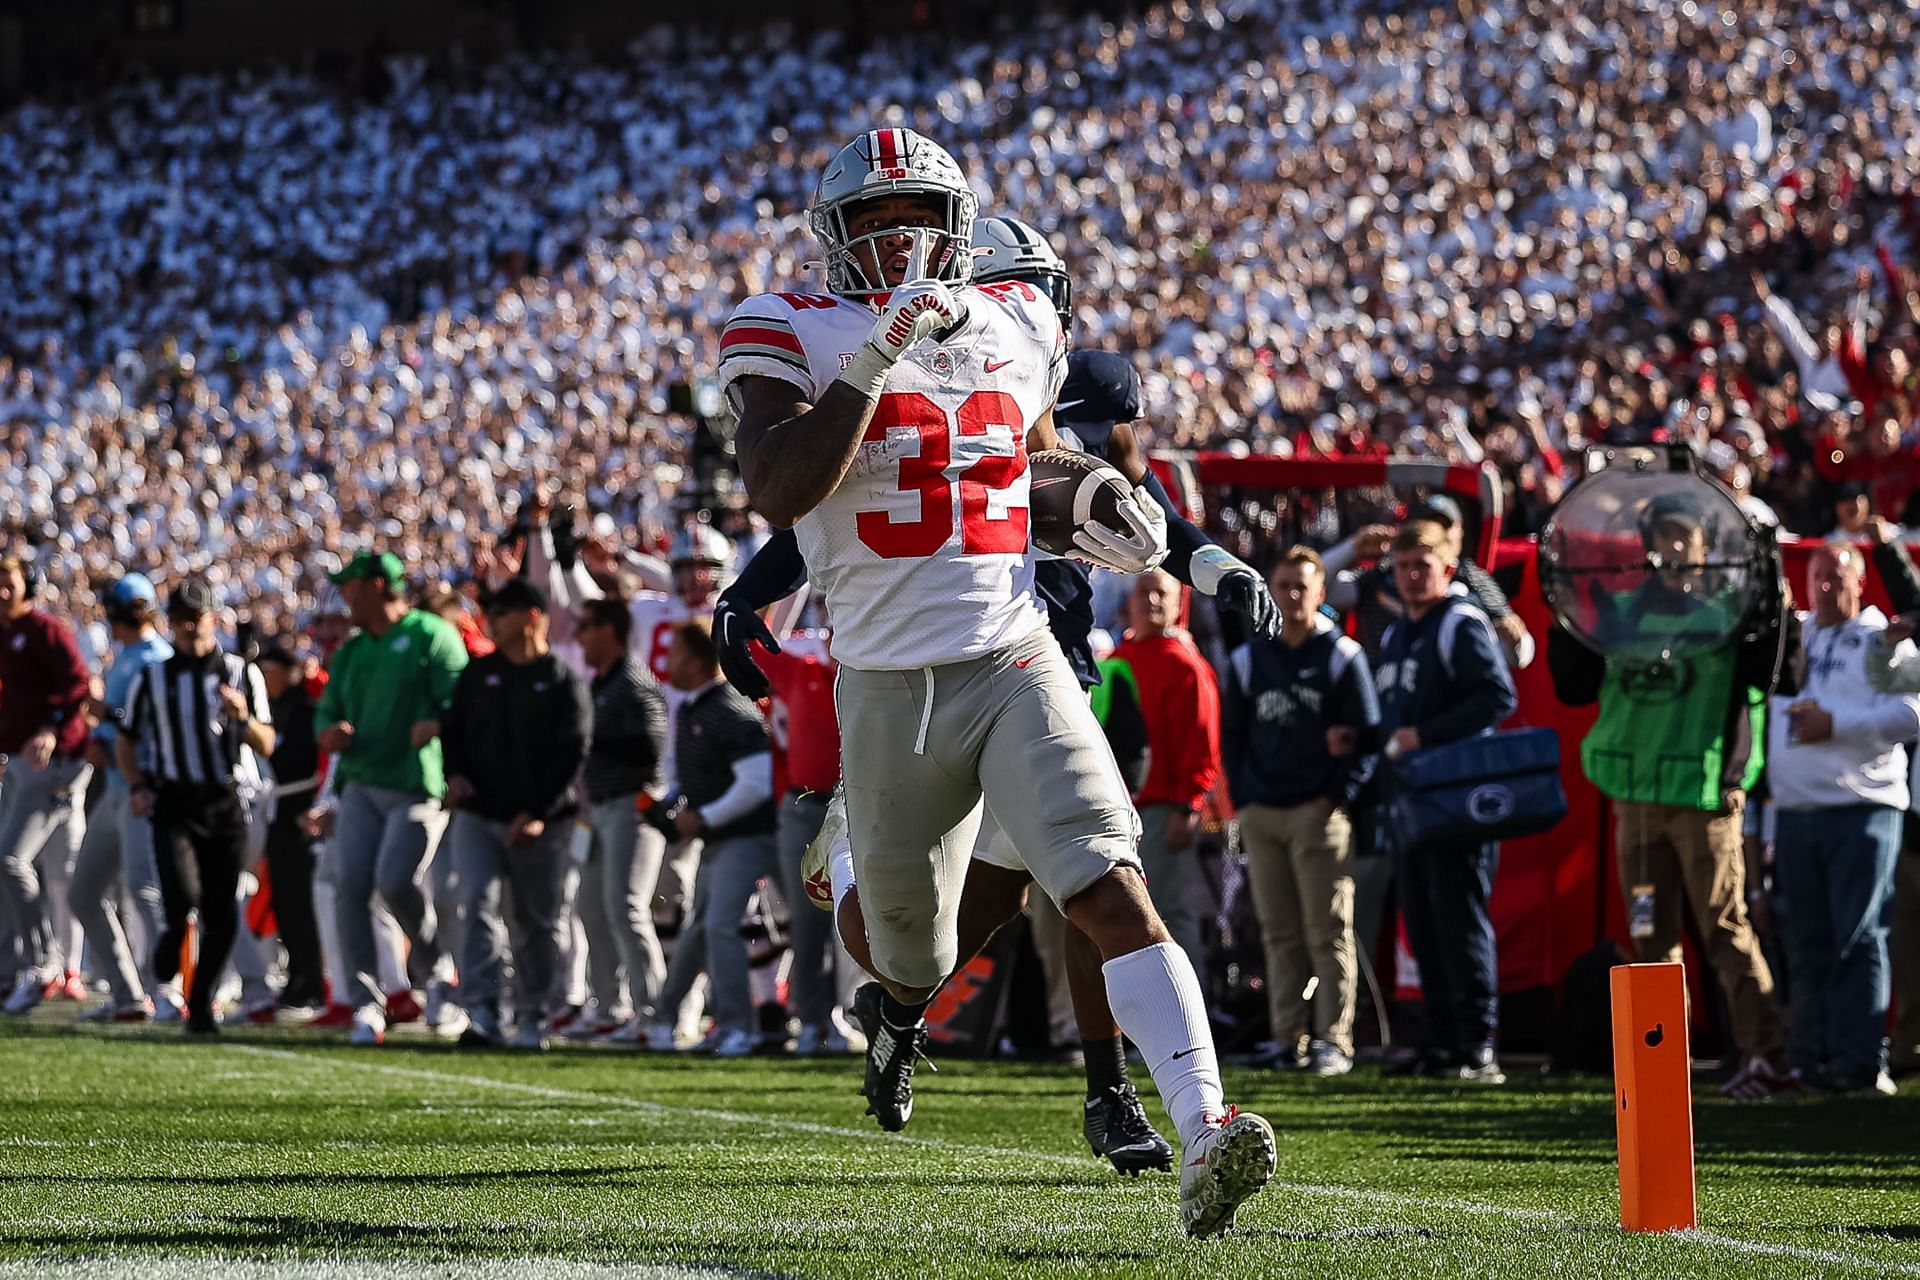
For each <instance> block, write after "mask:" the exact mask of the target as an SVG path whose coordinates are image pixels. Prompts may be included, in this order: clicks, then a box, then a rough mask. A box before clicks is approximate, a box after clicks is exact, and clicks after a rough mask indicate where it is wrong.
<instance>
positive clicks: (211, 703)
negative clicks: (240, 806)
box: [124, 649, 273, 786]
mask: <svg viewBox="0 0 1920 1280" xmlns="http://www.w3.org/2000/svg"><path fill="white" fill-rule="evenodd" d="M222 685H225V686H227V687H229V688H234V689H239V690H241V691H242V692H244V693H245V694H246V695H247V704H248V706H249V707H250V708H251V709H252V716H253V719H255V720H257V721H259V722H260V723H261V724H272V723H273V711H272V709H271V708H270V707H269V705H268V703H267V682H266V681H265V680H264V679H263V678H262V677H261V675H260V669H259V668H258V667H256V666H253V665H252V664H251V663H249V662H247V661H246V660H245V659H244V658H241V657H240V656H238V655H237V654H231V653H227V652H224V651H223V650H220V649H215V650H214V651H213V652H212V653H209V654H208V655H207V656H206V657H204V658H196V657H194V656H192V655H191V654H188V653H186V652H180V653H176V654H174V655H173V656H172V657H171V658H168V659H167V660H166V661H164V662H153V663H149V664H147V666H145V667H143V668H141V670H140V671H139V672H138V673H137V674H136V675H135V676H134V677H133V684H132V685H131V686H130V687H129V688H128V690H127V702H126V708H127V709H126V723H125V726H124V732H126V733H129V734H132V735H133V739H134V742H135V743H136V744H137V745H138V747H139V748H140V756H141V759H142V760H143V761H146V762H147V765H148V768H149V769H150V771H151V772H150V777H151V781H152V782H153V783H154V784H155V785H160V784H164V783H169V782H175V783H180V782H185V783H194V784H198V785H201V786H205V785H208V784H211V783H218V782H233V781H235V780H236V779H238V778H239V777H240V773H241V769H240V764H241V752H242V751H244V750H245V749H246V744H245V742H244V740H243V737H242V734H241V728H242V726H241V724H240V723H238V722H237V721H235V720H234V719H233V718H232V717H231V716H230V715H229V714H228V713H227V710H226V708H224V707H223V706H221V704H220V687H221V686H222Z"/></svg>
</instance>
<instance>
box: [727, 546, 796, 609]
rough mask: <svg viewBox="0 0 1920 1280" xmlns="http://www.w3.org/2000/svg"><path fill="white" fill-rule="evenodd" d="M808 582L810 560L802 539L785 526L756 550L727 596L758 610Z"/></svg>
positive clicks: (730, 587)
mask: <svg viewBox="0 0 1920 1280" xmlns="http://www.w3.org/2000/svg"><path fill="white" fill-rule="evenodd" d="M806 583H807V562H806V560H805V559H804V558H802V556H801V555H800V540H799V539H798V538H796V537H794V536H793V530H791V529H782V530H780V531H779V532H778V533H776V534H774V535H773V536H772V537H771V538H769V539H767V543H766V545H765V546H763V547H761V548H760V549H759V550H758V551H756V552H754V553H753V559H751V560H749V561H747V567H746V568H744V569H742V570H741V571H740V576H739V577H738V578H735V579H734V580H733V584H732V585H731V586H729V587H728V588H727V590H726V595H727V597H728V598H729V599H730V600H733V601H735V602H737V603H740V604H744V605H745V606H746V607H747V608H749V609H752V610H755V611H758V610H760V609H764V608H766V607H767V606H768V605H770V604H773V603H774V602H775V601H778V600H783V599H785V598H786V597H788V596H790V595H792V594H793V593H794V592H796V591H798V590H799V589H800V588H801V587H803V586H805V585H806Z"/></svg>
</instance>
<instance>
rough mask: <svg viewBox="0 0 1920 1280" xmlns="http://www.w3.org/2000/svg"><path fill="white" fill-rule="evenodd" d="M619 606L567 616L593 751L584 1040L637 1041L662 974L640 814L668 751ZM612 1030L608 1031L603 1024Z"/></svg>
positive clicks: (659, 707)
mask: <svg viewBox="0 0 1920 1280" xmlns="http://www.w3.org/2000/svg"><path fill="white" fill-rule="evenodd" d="M632 626H633V615H632V613H631V612H629V611H628V608H627V602H626V601H625V600H622V599H619V598H618V597H613V598H604V597H603V598H601V599H597V600H588V601H585V602H583V603H582V604H580V605H579V606H578V612H577V613H576V615H575V616H574V620H573V632H574V635H575V636H577V637H578V638H579V642H580V652H581V657H582V659H583V660H584V661H585V662H586V664H587V668H588V670H589V671H591V672H592V681H593V683H592V694H593V746H592V750H591V751H590V752H589V753H588V755H587V771H586V777H585V785H586V792H587V804H588V819H589V822H590V823H591V830H592V833H593V844H592V847H591V849H590V851H589V852H588V855H587V862H586V866H585V867H583V868H582V871H581V886H580V895H579V899H578V909H579V913H580V922H581V924H583V925H584V926H585V927H586V935H587V977H588V984H589V988H590V990H591V991H592V997H593V1016H592V1017H588V1016H585V1015H583V1016H582V1018H581V1019H580V1023H579V1025H583V1026H585V1027H586V1028H587V1029H586V1030H584V1031H582V1032H581V1033H580V1034H581V1035H582V1036H585V1035H588V1034H603V1035H605V1036H607V1037H608V1038H609V1039H610V1040H611V1041H613V1042H614V1043H620V1044H639V1043H644V1041H645V1038H646V1029H647V1027H649V1026H650V1025H652V1023H653V1017H654V1011H655V1009H656V1007H657V1006H658V1003H659V994H660V984H661V982H662V981H663V980H664V979H665V978H666V968H667V964H666V959H665V957H664V956H663V954H662V953H661V949H660V939H659V938H658V937H657V936H655V934H654V931H653V890H654V882H655V881H656V880H658V879H659V876H660V861H661V859H662V858H664V857H665V856H666V851H667V844H666V837H665V836H663V835H662V834H661V833H660V831H659V830H658V829H657V828H655V827H654V826H653V825H652V824H651V823H648V822H646V821H644V820H643V819H642V817H641V814H640V810H641V809H642V808H651V807H652V805H653V804H654V803H655V802H656V798H657V797H656V794H655V793H656V791H657V790H658V788H659V786H660V761H661V759H662V757H664V756H665V755H666V753H667V704H666V699H665V698H664V697H662V696H661V692H660V685H659V682H658V681H656V680H655V679H654V678H653V674H652V673H651V672H649V671H648V670H647V669H646V667H645V666H643V665H642V664H641V662H640V659H639V657H638V656H637V655H636V654H634V653H633V651H632V650H631V649H630V648H629V647H628V641H629V639H630V637H631V628H632ZM609 1024H611V1025H609Z"/></svg>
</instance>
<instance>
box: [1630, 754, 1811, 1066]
mask: <svg viewBox="0 0 1920 1280" xmlns="http://www.w3.org/2000/svg"><path fill="white" fill-rule="evenodd" d="M1745 808H1746V797H1745V796H1743V795H1741V794H1740V793H1738V792H1735V793H1734V794H1733V795H1732V796H1731V797H1730V798H1729V800H1728V802H1727V807H1726V808H1724V809H1721V810H1718V811H1717V812H1711V813H1710V812H1708V811H1707V810H1704V809H1691V808H1683V807H1681V806H1678V805H1666V804H1640V803H1637V802H1634V801H1630V800H1620V801H1616V802H1615V803H1614V829H1615V836H1614V848H1615V850H1616V853H1617V855H1618V858H1619V863H1620V886H1621V891H1622V892H1623V893H1625V894H1626V895H1627V898H1628V900H1629V901H1631V900H1632V897H1633V892H1634V886H1635V885H1643V884H1644V885H1652V886H1653V935H1652V936H1651V937H1647V938H1635V939H1633V947H1634V952H1635V955H1634V958H1635V959H1636V960H1637V961H1639V962H1640V963H1642V964H1657V963H1660V962H1663V961H1664V962H1670V963H1677V962H1679V961H1680V959H1681V951H1680V939H1681V935H1682V933H1683V932H1684V928H1685V925H1684V919H1685V918H1684V917H1683V916H1682V915H1681V908H1682V906H1683V905H1684V906H1689V907H1691V908H1692V910H1693V919H1694V925H1695V927H1696V928H1698V929H1699V931H1700V937H1701V940H1702V941H1703V943H1704V944H1705V946H1706V951H1707V963H1708V964H1710V965H1712V966H1713V971H1714V974H1715V976H1717V977H1718V978H1719V980H1720V989H1721V991H1722V992H1724V993H1725V995H1726V998H1727V1008H1728V1009H1729V1010H1730V1011H1731V1013H1732V1017H1733V1039H1734V1043H1735V1044H1736V1045H1738V1046H1739V1048H1740V1051H1741V1052H1742V1053H1744V1054H1746V1055H1748V1056H1750V1057H1761V1058H1766V1059H1767V1060H1768V1061H1770V1062H1773V1063H1774V1064H1775V1065H1779V1058H1780V1050H1781V1047H1782V1045H1783V1043H1784V1041H1785V1031H1784V1028H1783V1027H1782V1026H1781V1023H1780V1013H1779V1010H1778V1009H1776V1008H1775V1007H1774V1003H1773V972H1772V970H1770V969H1768V968H1767V961H1766V958H1765V957H1764V956H1762V955H1761V954H1760V940H1759V939H1758V938H1756V937H1755V936H1754V932H1753V926H1752V925H1751V924H1750V923H1749V922H1748V921H1747V868H1746V859H1745V853H1744V848H1743V844H1742V840H1741V828H1740V820H1741V816H1742V814H1743V812H1744V811H1745Z"/></svg>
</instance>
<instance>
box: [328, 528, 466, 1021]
mask: <svg viewBox="0 0 1920 1280" xmlns="http://www.w3.org/2000/svg"><path fill="white" fill-rule="evenodd" d="M404 575H405V566H404V565H402V564H401V562H400V557H398V556H396V555H394V554H393V553H392V552H390V551H389V552H372V551H363V552H361V553H360V554H358V555H356V556H355V557H354V558H353V559H352V560H351V561H350V562H349V563H348V564H347V565H346V566H345V567H344V568H342V569H340V570H339V571H338V572H336V573H334V574H333V575H332V577H333V581H334V583H335V584H336V585H337V586H339V588H340V596H341V598H342V599H343V600H345V601H346V605H347V612H348V614H349V615H350V616H351V617H352V619H353V623H354V625H355V626H356V627H358V628H359V630H358V632H356V633H355V634H354V635H353V636H352V637H351V638H349V639H348V640H347V642H346V643H345V644H343V645H341V646H340V649H339V651H338V652H336V653H335V654H334V655H333V661H332V662H331V663H330V664H328V668H327V670H328V680H327V687H326V691H325V692H324V693H322V694H321V695H320V706H319V708H318V710H317V711H316V713H315V717H314V719H315V723H317V724H319V725H322V726H324V727H323V728H322V729H321V732H320V747H321V749H322V750H323V751H326V752H328V753H330V754H331V755H333V756H334V757H335V758H336V762H335V764H334V770H333V777H334V785H335V786H336V787H337V788H338V789H339V792H340V808H339V812H338V814H337V816H336V817H335V819H334V843H335V845H336V857H337V859H338V868H339V871H338V875H339V879H338V896H337V902H338V915H339V931H340V950H341V955H342V958H343V961H344V965H343V967H344V968H345V969H346V980H347V984H348V990H347V991H346V992H345V993H336V994H335V996H334V999H336V1000H342V1001H344V1002H345V1003H348V1004H351V1005H352V1006H353V1010H354V1012H353V1035H352V1041H353V1043H355V1044H369V1045H371V1044H379V1043H381V1042H382V1041H383V1040H384V1039H385V1038H386V1031H387V1013H388V1010H387V1007H386V1002H385V994H384V993H383V992H382V991H381V989H380V978H379V972H380V969H379V963H378V960H377V952H376V950H375V946H374V935H373V895H374V893H375V892H376V891H378V893H379V894H380V897H381V899H382V901H384V902H385V903H386V907H387V910H388V911H390V912H392V914H393V917H394V919H395V920H397V921H398V922H399V923H400V927H401V929H402V930H403V931H404V932H405V933H406V935H407V937H408V938H409V939H410V940H411V942H412V944H413V947H412V952H411V955H410V956H409V964H408V968H409V969H410V970H411V971H412V972H413V973H414V975H415V981H416V982H424V981H425V980H426V977H427V975H428V974H430V973H431V971H432V968H433V964H434V961H435V960H437V959H438V958H439V954H440V942H439V939H438V938H437V937H436V930H435V923H436V922H435V918H434V911H433V906H432V904H431V903H430V902H429V901H428V899H427V895H426V894H425V893H423V892H422V890H421V887H420V882H421V880H422V878H423V873H424V872H425V870H426V868H427V866H428V864H429V863H430V861H431V860H432V858H433V851H434V847H435V846H436V845H437V844H438V843H439V841H440V833H441V832H442V830H444V829H445V827H446V821H447V819H446V813H445V812H444V811H443V810H442V808H441V806H440V798H441V796H442V794H444V792H445V791H446V779H445V776H444V773H443V771H442V768H441V756H440V717H441V715H442V714H443V713H444V712H445V711H446V709H447V706H448V705H449V703H450V702H451V701H452V699H453V688H454V684H455V683H456V682H457V681H458V679H459V676H460V672H461V670H462V669H463V668H465V667H466V665H467V650H466V646H465V645H464V644H463V643H462V642H461V639H460V633H459V632H458V631H457V630H456V629H455V628H454V627H453V626H451V625H450V624H448V623H447V622H445V621H443V620H442V619H440V618H438V617H436V616H435V615H433V614H431V613H427V612H424V611H422V610H419V609H411V608H409V607H408V606H407V602H406V598H405V596H404V594H403V593H404ZM440 878H443V877H436V879H440ZM435 896H436V897H438V898H439V899H440V900H441V901H442V903H443V904H444V903H446V902H449V901H450V900H451V895H450V894H446V893H438V892H437V893H436V894H435ZM444 912H445V907H444V906H443V913H444ZM441 923H443V924H446V925H451V924H452V923H453V922H452V920H450V919H449V920H444V921H442V922H441ZM409 1012H411V1011H409Z"/></svg>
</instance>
